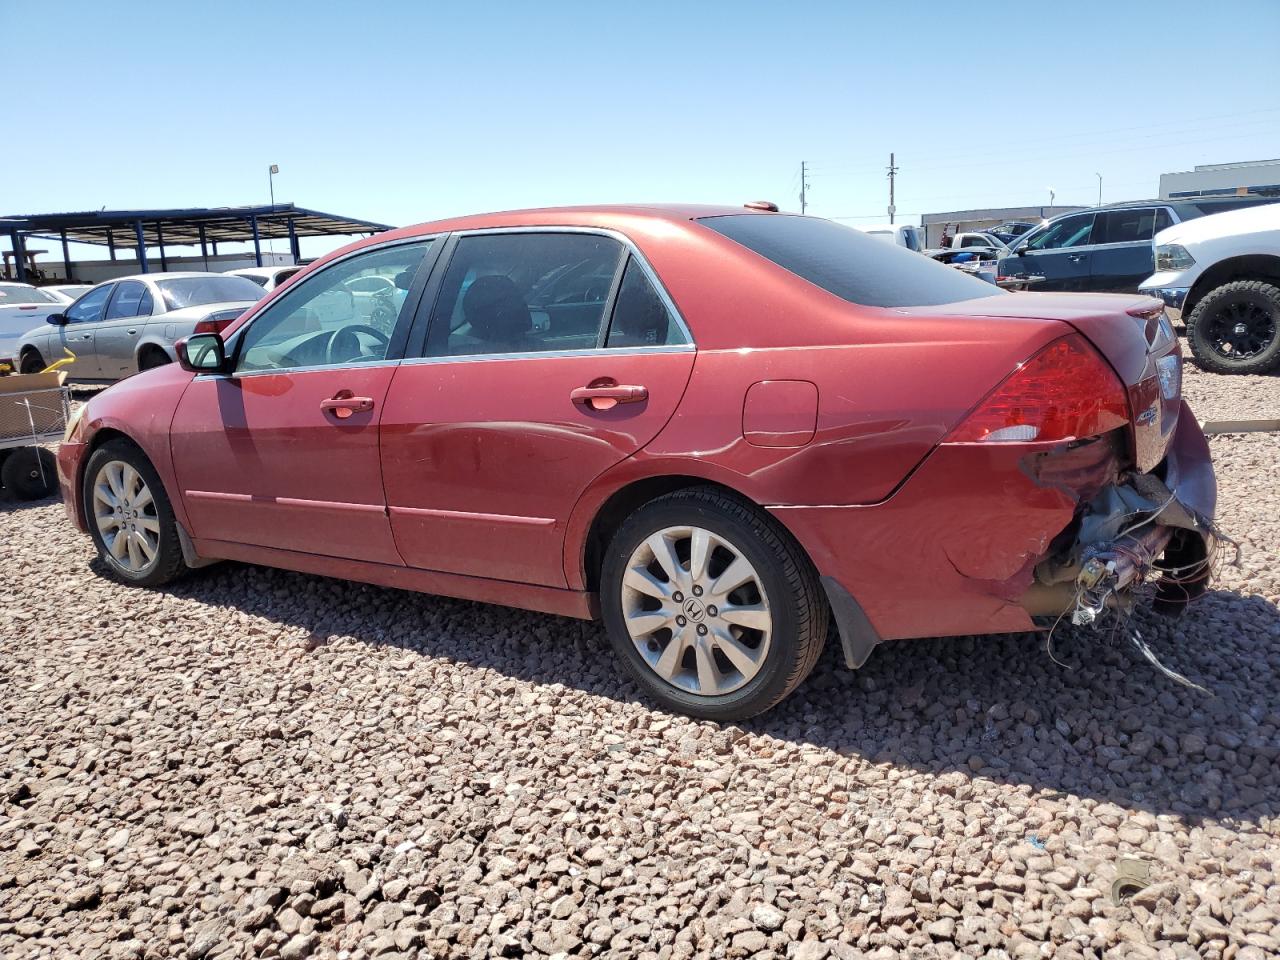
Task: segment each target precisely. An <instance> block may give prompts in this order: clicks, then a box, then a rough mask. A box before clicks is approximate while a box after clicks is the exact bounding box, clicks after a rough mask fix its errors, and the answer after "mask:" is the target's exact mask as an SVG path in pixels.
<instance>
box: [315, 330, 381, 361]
mask: <svg viewBox="0 0 1280 960" xmlns="http://www.w3.org/2000/svg"><path fill="white" fill-rule="evenodd" d="M357 333H367V334H368V335H369V336H371V337H373V338H374V339H375V340H377V341H378V342H379V343H381V344H382V347H383V356H386V347H387V346H388V345H389V344H390V343H391V338H390V337H388V336H387V335H386V334H385V333H383V332H382V331H381V330H379V329H378V328H377V327H370V326H368V325H367V324H363V323H353V324H351V325H350V326H346V327H339V328H338V329H337V330H335V331H333V333H332V334H330V336H329V343H328V344H327V345H326V346H325V349H324V353H325V361H326V362H327V363H349V362H350V361H352V360H357V359H361V357H362V354H363V352H364V345H363V344H362V343H361V342H360V338H359V337H357V336H356V334H357ZM348 336H349V337H350V342H349V343H348V342H347V338H348ZM351 347H354V348H355V349H354V350H352V349H350V348H351Z"/></svg>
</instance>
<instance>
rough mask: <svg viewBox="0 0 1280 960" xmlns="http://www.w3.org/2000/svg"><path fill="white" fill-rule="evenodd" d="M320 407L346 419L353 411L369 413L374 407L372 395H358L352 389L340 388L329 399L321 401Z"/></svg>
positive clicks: (339, 417)
mask: <svg viewBox="0 0 1280 960" xmlns="http://www.w3.org/2000/svg"><path fill="white" fill-rule="evenodd" d="M320 409H321V410H323V411H325V412H326V413H332V414H333V415H334V416H335V417H337V418H338V419H339V420H345V419H347V417H349V416H351V415H352V414H353V413H368V412H369V411H370V410H372V409H373V398H372V397H357V396H356V395H355V394H353V393H352V392H351V391H350V390H339V391H338V392H337V393H335V394H334V395H333V396H332V397H331V398H330V399H328V400H321V401H320Z"/></svg>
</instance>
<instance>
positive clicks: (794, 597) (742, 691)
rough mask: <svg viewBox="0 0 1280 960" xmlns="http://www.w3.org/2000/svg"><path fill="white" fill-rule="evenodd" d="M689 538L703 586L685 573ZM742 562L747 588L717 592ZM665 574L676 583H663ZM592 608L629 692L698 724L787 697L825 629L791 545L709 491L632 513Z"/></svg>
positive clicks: (818, 649)
mask: <svg viewBox="0 0 1280 960" xmlns="http://www.w3.org/2000/svg"><path fill="white" fill-rule="evenodd" d="M698 531H701V534H702V535H703V537H704V539H703V541H702V542H703V543H704V544H706V545H707V546H704V547H702V549H701V555H702V556H704V557H706V560H705V562H704V563H702V564H700V566H702V567H703V575H702V576H701V577H695V576H694V575H693V574H694V571H693V569H692V568H693V566H694V558H693V553H694V550H695V546H694V540H695V536H697V535H698V533H697V532H698ZM654 544H656V545H657V549H655V548H654V547H653V546H651V545H654ZM668 547H670V550H667V548H668ZM659 550H664V551H667V552H666V561H667V565H668V566H666V567H664V565H663V563H662V562H661V561H660V560H659V559H658V556H659ZM646 560H648V561H649V562H648V563H647V565H646ZM740 561H745V562H746V564H747V566H748V567H749V568H750V572H751V575H752V577H753V579H750V580H747V581H743V582H742V584H741V585H739V586H737V588H736V589H730V590H728V591H725V590H724V589H723V587H725V586H729V587H733V585H734V584H733V583H731V582H730V581H737V580H738V577H740V576H741V572H742V571H744V570H745V569H746V567H741V566H740V565H739V562H740ZM673 563H674V564H677V565H679V570H678V571H677V572H676V576H675V577H672V576H671V575H669V574H667V573H665V572H664V571H665V570H666V569H668V568H669V565H670V564H673ZM726 573H727V575H728V579H726V577H725V575H726ZM735 574H736V575H735ZM637 583H639V584H641V586H642V589H637V588H636V587H635V586H634V585H635V584H637ZM717 583H719V584H720V587H719V588H717V586H716V584H717ZM682 587H683V589H681V588H682ZM684 589H688V590H689V591H690V594H691V595H690V596H685V594H684ZM699 591H700V592H699ZM695 594H696V595H695ZM600 596H601V608H602V612H603V615H604V621H605V626H606V628H607V629H608V632H609V639H610V642H611V643H612V645H613V648H614V651H615V652H616V653H617V655H618V656H619V657H620V658H621V660H622V662H623V664H625V665H626V668H627V670H628V671H629V672H630V673H631V675H632V676H633V677H634V678H635V679H636V682H637V683H639V684H640V686H641V687H642V688H644V690H645V692H646V693H647V694H649V696H651V697H652V698H653V699H654V700H656V701H658V703H660V704H661V705H662V706H664V707H666V708H668V709H671V710H675V711H678V712H681V713H686V714H689V715H690V716H694V717H701V718H703V719H707V720H719V721H727V720H742V719H745V718H747V717H751V716H754V715H756V714H758V713H763V712H764V711H765V710H768V709H769V708H770V707H773V706H774V705H775V704H777V703H778V702H779V701H780V700H782V699H783V698H784V697H786V696H787V695H788V694H789V693H791V691H793V690H794V689H795V688H796V687H797V686H799V685H800V682H801V681H802V680H804V678H805V677H806V676H808V675H809V672H810V671H811V670H812V669H813V666H814V664H815V663H817V662H818V656H819V655H820V654H821V653H822V647H823V644H824V643H825V641H826V637H827V624H828V620H829V617H830V611H829V609H828V607H827V603H826V597H825V594H824V593H823V591H822V587H821V585H820V584H819V583H818V578H817V574H816V572H815V571H814V569H813V566H812V564H811V563H810V562H809V559H808V557H806V556H805V555H804V552H803V551H802V550H801V548H800V546H799V545H798V544H797V543H796V542H795V541H794V540H793V539H792V538H791V536H790V535H789V534H788V533H787V532H786V531H785V530H783V529H782V528H781V527H779V526H778V525H777V523H776V522H775V521H774V520H773V519H772V518H771V517H769V516H768V515H767V514H765V513H763V512H761V511H760V510H759V509H757V508H756V507H755V506H754V505H752V504H750V503H747V502H745V501H743V500H741V499H738V498H737V497H734V496H731V495H727V494H725V493H724V492H722V491H720V490H718V489H715V488H711V487H694V488H691V489H687V490H679V491H676V492H675V493H671V494H668V495H666V496H663V497H659V498H658V499H656V500H652V501H650V502H649V503H647V504H645V505H644V506H642V507H640V508H639V509H638V510H637V511H636V512H635V513H633V514H632V515H631V516H630V517H629V518H628V519H627V520H626V521H625V522H624V523H623V524H622V526H621V527H620V528H619V530H618V532H617V533H616V534H615V535H614V537H613V541H612V543H610V545H609V548H608V550H607V551H606V553H605V558H604V563H603V565H602V569H601V577H600ZM677 598H678V599H677ZM717 604H719V605H718V606H717ZM748 620H749V621H750V623H752V624H754V626H750V627H748V626H746V625H744V622H745V621H748ZM660 621H662V622H663V623H666V624H670V626H659V625H658V624H659V622H660ZM766 624H767V626H766ZM651 628H652V632H649V631H650V629H651ZM726 634H727V639H726ZM728 640H733V641H735V642H734V643H733V644H730V643H728ZM673 644H677V646H672V645H673ZM725 650H730V651H731V652H732V653H733V655H734V659H733V660H730V658H729V657H728V656H726V655H725ZM659 670H663V671H665V673H666V676H664V675H662V674H661V673H660V672H659ZM708 681H710V682H708ZM704 691H710V692H704Z"/></svg>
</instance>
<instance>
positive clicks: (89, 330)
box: [44, 283, 116, 380]
mask: <svg viewBox="0 0 1280 960" xmlns="http://www.w3.org/2000/svg"><path fill="white" fill-rule="evenodd" d="M115 288H116V285H115V284H114V283H103V284H100V285H98V286H96V287H94V288H93V289H92V290H90V291H89V292H88V293H86V294H85V295H84V296H83V297H81V298H80V299H79V300H77V301H76V302H75V303H73V304H71V306H69V307H67V309H66V310H65V311H63V316H65V317H66V318H67V322H66V323H65V324H61V325H59V326H56V327H54V329H53V332H52V333H50V335H49V354H48V355H46V356H45V358H44V360H45V363H53V362H54V361H55V360H61V359H63V358H65V357H66V356H67V353H68V352H69V353H71V354H72V355H74V357H75V360H74V361H72V362H71V363H69V364H67V365H65V366H64V367H63V368H62V369H63V370H65V371H66V372H67V376H68V377H70V378H71V379H73V380H97V379H99V378H101V376H102V374H101V370H100V367H99V365H98V352H97V335H98V330H99V328H100V326H101V321H102V316H103V313H104V311H105V310H106V306H107V301H108V300H110V299H111V294H112V293H114V292H115Z"/></svg>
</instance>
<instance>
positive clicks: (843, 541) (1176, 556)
mask: <svg viewBox="0 0 1280 960" xmlns="http://www.w3.org/2000/svg"><path fill="white" fill-rule="evenodd" d="M1120 444H1121V442H1120V440H1119V438H1118V437H1117V436H1115V435H1113V436H1110V437H1103V438H1099V439H1097V440H1094V441H1092V442H1089V443H1084V444H1079V445H1076V446H1072V445H1070V444H1064V443H1045V444H998V445H997V444H981V443H972V444H943V445H941V446H939V447H938V448H937V449H935V450H934V451H933V453H932V454H930V456H929V457H928V458H927V459H926V460H925V461H924V462H923V463H922V464H921V465H920V466H919V468H917V470H916V471H915V472H914V473H913V474H912V476H911V477H910V478H909V479H908V480H907V481H906V482H905V483H904V484H903V485H902V486H901V487H900V488H899V489H898V490H897V492H896V493H895V494H894V495H893V496H892V497H890V498H889V499H888V500H886V501H884V502H883V503H879V504H874V505H869V506H818V507H787V506H779V507H773V508H771V512H772V513H773V514H774V516H776V517H777V518H778V519H779V520H780V521H781V522H782V523H784V524H785V525H786V526H787V527H788V529H790V530H791V532H792V533H793V534H794V535H795V536H796V538H797V539H798V540H799V541H800V543H801V544H802V545H803V546H804V547H805V549H806V550H807V551H808V552H809V555H810V557H811V558H812V559H813V561H814V563H815V565H816V566H817V568H818V572H819V574H820V575H821V576H822V577H823V578H829V579H830V580H831V581H833V582H834V584H838V585H839V586H840V587H841V588H842V589H843V591H844V592H846V593H847V594H848V595H849V596H850V597H851V598H854V599H855V600H856V605H857V607H858V609H860V610H861V611H862V613H863V614H864V615H865V619H866V625H869V629H870V630H871V631H873V632H874V635H875V636H876V637H878V638H880V639H900V638H908V637H934V636H953V635H962V634H983V633H1009V632H1020V631H1024V630H1031V629H1034V628H1035V627H1036V621H1035V619H1034V618H1037V617H1041V616H1050V615H1052V616H1057V615H1058V614H1062V613H1067V612H1070V611H1072V609H1073V604H1074V602H1075V599H1076V597H1077V594H1078V592H1079V590H1080V588H1081V587H1082V586H1083V584H1082V583H1081V582H1078V578H1079V577H1080V575H1081V573H1082V572H1083V570H1084V569H1085V566H1086V565H1087V564H1088V563H1089V561H1091V560H1098V563H1095V564H1093V565H1092V566H1091V567H1090V568H1089V569H1090V571H1091V573H1090V575H1092V574H1093V573H1095V572H1096V571H1097V570H1098V569H1099V567H1101V569H1102V570H1104V571H1106V578H1105V582H1104V578H1103V577H1100V578H1099V580H1098V583H1099V584H1102V585H1103V586H1102V587H1100V589H1102V590H1104V591H1106V590H1107V588H1110V591H1108V592H1107V595H1108V596H1110V592H1111V591H1114V592H1115V593H1117V594H1123V593H1124V592H1125V591H1126V590H1127V589H1128V588H1129V587H1130V586H1132V585H1133V584H1134V583H1135V582H1137V581H1138V580H1140V579H1144V578H1146V577H1147V576H1148V574H1152V573H1153V572H1156V571H1157V561H1158V560H1159V559H1160V555H1161V553H1162V552H1163V553H1164V554H1165V557H1164V564H1165V566H1171V567H1179V568H1194V569H1192V573H1194V574H1199V575H1200V578H1199V580H1198V581H1196V582H1190V580H1192V579H1194V578H1187V577H1182V578H1181V579H1184V580H1188V581H1189V582H1186V583H1182V584H1178V585H1176V588H1174V589H1172V590H1164V589H1163V588H1162V590H1161V593H1160V594H1159V595H1158V597H1157V599H1158V600H1159V601H1160V602H1162V603H1164V604H1165V605H1166V606H1167V605H1168V603H1169V602H1173V603H1176V602H1177V599H1178V596H1179V591H1182V592H1185V593H1187V594H1188V595H1193V594H1194V592H1197V591H1199V590H1203V588H1204V584H1205V582H1206V581H1207V576H1205V575H1204V574H1205V573H1206V571H1207V560H1208V559H1209V558H1211V556H1212V550H1213V542H1214V537H1213V532H1212V520H1213V514H1214V509H1215V507H1216V503H1217V484H1216V481H1215V479H1214V474H1213V465H1212V461H1211V459H1210V456H1209V447H1208V444H1207V442H1206V441H1205V438H1204V434H1203V433H1202V432H1201V430H1200V427H1199V425H1198V424H1197V422H1196V420H1195V417H1194V415H1193V414H1192V413H1191V411H1190V409H1189V408H1188V407H1187V406H1186V404H1185V402H1183V403H1181V405H1180V407H1179V411H1178V421H1177V426H1176V428H1175V430H1174V432H1173V437H1172V438H1171V440H1170V443H1169V447H1168V450H1167V453H1166V456H1165V458H1164V460H1163V461H1162V462H1161V463H1160V464H1159V466H1157V468H1156V469H1155V470H1154V471H1152V472H1151V473H1148V474H1137V475H1133V474H1126V473H1125V472H1124V471H1123V470H1122V469H1121V466H1120V465H1121V463H1122V458H1121V455H1120V451H1119V449H1118V448H1119V446H1120ZM1162 503H1164V504H1165V505H1164V508H1163V509H1162V510H1161V511H1160V512H1159V514H1157V515H1156V516H1154V517H1151V514H1152V512H1153V511H1154V509H1155V508H1159V507H1160V506H1161V504H1162ZM1135 524H1136V526H1135ZM1113 560H1114V561H1115V566H1114V568H1113V569H1111V570H1108V569H1107V564H1108V563H1109V562H1111V561H1113ZM1122 578H1123V580H1124V583H1123V584H1120V582H1119V581H1120V580H1121V579H1122ZM1064 584H1065V586H1064ZM827 592H828V594H829V595H830V594H831V593H832V590H831V588H830V587H828V590H827ZM1185 599H1186V597H1182V600H1183V602H1185ZM833 607H834V604H833ZM836 619H837V623H838V624H839V625H840V626H841V627H842V628H843V627H844V624H842V623H840V616H839V611H838V610H837V611H836ZM866 625H864V628H863V629H861V630H860V636H862V637H863V638H865V636H866V634H867V629H866V628H865V627H866ZM848 646H849V644H846V647H848ZM854 646H856V647H857V648H858V649H859V650H861V649H862V648H863V647H864V646H865V642H859V643H857V644H854ZM850 652H853V651H851V650H846V653H847V654H848V653H850Z"/></svg>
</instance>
